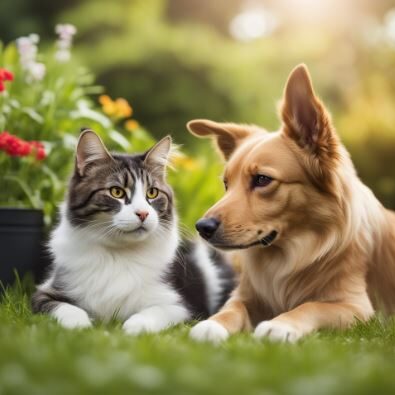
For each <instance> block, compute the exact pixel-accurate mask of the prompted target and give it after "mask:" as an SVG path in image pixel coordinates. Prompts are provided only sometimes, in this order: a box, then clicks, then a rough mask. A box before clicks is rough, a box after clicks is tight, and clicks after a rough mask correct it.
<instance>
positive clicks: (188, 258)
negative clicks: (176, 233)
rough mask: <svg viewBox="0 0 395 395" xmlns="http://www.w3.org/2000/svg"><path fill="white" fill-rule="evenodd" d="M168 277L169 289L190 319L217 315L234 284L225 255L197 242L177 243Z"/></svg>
mask: <svg viewBox="0 0 395 395" xmlns="http://www.w3.org/2000/svg"><path fill="white" fill-rule="evenodd" d="M170 274H171V277H170V280H171V282H172V283H173V286H174V287H175V288H176V290H177V291H178V293H179V294H180V295H181V297H182V299H183V301H184V303H185V305H186V307H187V308H188V309H189V311H190V312H191V317H192V318H194V319H205V318H208V317H209V316H210V315H212V314H214V313H215V312H217V311H218V310H219V309H220V308H221V307H222V305H223V304H224V303H225V302H226V300H227V299H228V298H229V296H230V294H231V292H232V290H233V289H234V287H235V283H236V280H235V278H236V276H235V273H234V270H233V269H232V266H231V265H230V263H229V262H228V261H227V260H226V257H225V255H224V254H222V253H221V252H219V251H217V250H215V249H214V248H212V247H210V246H208V245H206V244H205V243H204V242H203V241H201V240H194V241H191V240H184V241H183V242H182V243H181V245H180V246H179V248H178V251H177V257H176V259H175V261H174V262H173V266H172V270H171V273H170Z"/></svg>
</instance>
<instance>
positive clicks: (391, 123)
mask: <svg viewBox="0 0 395 395" xmlns="http://www.w3.org/2000/svg"><path fill="white" fill-rule="evenodd" d="M58 23H71V24H73V25H75V26H76V28H77V34H76V35H75V37H74V47H73V57H74V58H75V59H76V62H78V64H80V65H83V66H84V67H86V68H87V69H89V70H90V71H91V72H92V74H93V75H94V80H95V83H96V84H98V85H100V86H102V87H103V89H104V90H103V91H102V92H101V93H103V92H105V93H106V94H107V95H108V96H110V97H113V98H117V97H121V98H124V99H126V100H127V101H128V102H129V103H130V104H131V107H132V108H133V116H134V117H135V119H136V120H137V121H138V124H139V125H140V126H141V128H142V129H144V130H146V131H148V133H149V134H150V135H152V136H153V137H154V138H159V137H161V136H164V135H165V134H168V133H170V134H172V135H173V136H174V138H175V141H176V142H177V143H181V144H183V150H184V152H185V156H184V157H183V160H181V161H180V163H181V166H180V168H179V170H178V172H177V174H172V175H171V177H172V182H173V185H174V186H175V188H176V192H177V194H178V200H179V205H180V210H181V213H182V216H183V218H184V222H185V223H186V224H187V225H190V226H192V224H193V222H194V221H195V220H196V219H197V218H199V216H200V215H201V214H203V212H204V211H205V210H206V209H207V207H209V206H210V204H212V203H213V202H214V201H215V200H216V199H217V198H218V196H220V195H221V193H222V185H221V183H220V182H219V180H218V176H219V175H220V174H221V165H220V163H219V162H218V161H217V159H216V156H215V155H213V153H212V152H213V151H212V149H211V147H210V145H209V143H208V141H198V140H197V139H194V138H193V137H191V136H190V135H189V134H188V133H187V131H186V129H185V123H186V122H187V121H188V120H190V119H193V118H210V119H214V120H217V121H235V122H246V123H257V124H259V125H261V126H264V127H265V128H267V129H269V130H275V129H276V128H278V126H279V120H278V117H277V109H276V106H277V101H278V100H279V99H280V98H281V94H282V90H283V86H284V83H285V81H286V78H287V76H288V73H289V72H290V70H291V69H292V68H293V67H294V66H295V65H297V64H298V63H300V62H304V63H306V64H307V65H308V67H309V69H310V72H311V74H312V77H313V81H314V84H315V88H316V92H317V93H318V94H319V96H320V97H321V98H322V99H323V100H324V102H325V103H326V104H327V106H328V108H329V109H330V111H331V112H332V114H333V118H334V123H335V125H336V127H337V130H338V131H339V133H340V135H341V136H342V138H343V140H344V143H345V145H346V146H347V148H348V149H349V150H350V152H351V154H352V157H353V160H354V162H355V164H356V167H357V170H358V173H359V175H360V176H361V178H362V179H363V180H364V181H365V182H366V183H367V184H368V185H369V186H370V187H372V188H373V190H374V191H375V193H376V195H377V196H378V197H379V199H380V200H381V201H382V202H383V203H384V204H385V205H387V206H388V207H392V208H395V1H391V0H375V1H373V0H370V1H369V0H348V1H344V0H215V1H212V0H149V1H148V0H112V1H107V0H57V1H53V0H40V1H31V0H2V1H1V2H0V39H1V41H3V43H4V44H6V43H9V42H12V41H13V40H15V39H16V38H18V37H20V36H26V35H28V34H30V33H32V32H33V33H37V34H38V35H39V36H40V38H41V40H40V46H41V47H42V48H44V49H43V50H44V51H45V48H48V50H49V49H50V47H51V46H52V45H53V40H54V26H55V25H56V24H58ZM70 67H71V66H70ZM70 67H69V71H70ZM88 93H89V94H90V96H91V98H92V100H93V101H96V102H97V101H98V94H99V92H95V91H94V90H91V92H88ZM95 95H96V96H95ZM73 127H74V126H73ZM73 133H75V134H78V131H77V130H75V131H73ZM191 202H193V204H192V206H193V207H192V206H191Z"/></svg>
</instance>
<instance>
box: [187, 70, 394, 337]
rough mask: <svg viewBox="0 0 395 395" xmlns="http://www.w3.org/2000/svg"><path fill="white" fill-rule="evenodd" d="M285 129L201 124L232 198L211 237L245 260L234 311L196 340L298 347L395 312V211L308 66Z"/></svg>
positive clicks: (213, 320)
mask: <svg viewBox="0 0 395 395" xmlns="http://www.w3.org/2000/svg"><path fill="white" fill-rule="evenodd" d="M280 114H281V119H282V126H281V128H280V130H279V131H277V132H272V133H269V132H267V131H266V130H264V129H262V128H260V127H257V126H252V125H238V124H233V123H217V122H212V121H209V120H193V121H190V122H189V123H188V124H187V128H188V129H189V131H190V132H191V133H192V134H194V135H196V136H198V137H207V136H211V137H213V138H214V140H215V141H216V143H217V146H218V148H219V150H220V152H221V153H222V155H223V157H224V159H225V161H226V166H225V171H224V176H223V181H224V185H225V190H226V192H225V195H224V196H223V197H222V198H221V199H220V200H219V201H218V202H217V203H216V204H215V205H214V206H213V207H211V208H210V209H209V210H208V211H207V212H206V214H205V216H204V217H203V218H202V219H200V220H199V221H198V222H197V223H196V228H197V230H198V232H199V234H200V235H201V236H202V237H203V238H204V239H206V240H207V241H208V242H209V243H210V244H211V245H213V246H214V247H216V248H219V249H221V250H233V252H230V253H232V254H237V255H238V259H239V260H240V261H241V264H242V270H241V275H240V283H239V285H238V286H237V287H236V289H235V290H234V292H233V294H232V296H231V297H230V299H229V300H228V301H227V303H226V304H225V306H224V307H223V308H222V309H221V310H220V311H219V312H218V313H217V314H215V315H213V316H212V317H210V318H209V319H208V320H205V321H201V322H200V323H198V324H197V325H195V326H194V327H193V328H192V329H191V332H190V335H191V337H192V338H193V339H195V340H199V341H211V342H213V343H219V342H221V341H223V340H225V339H226V338H227V337H228V336H229V335H230V334H233V333H236V332H239V331H251V330H253V329H254V336H255V337H256V338H259V339H261V338H268V339H270V340H274V341H289V342H295V341H297V340H298V339H300V338H302V337H303V336H305V335H307V334H309V333H311V332H313V331H316V330H318V329H320V328H347V327H349V326H351V325H352V324H353V323H355V322H356V321H358V320H359V321H367V320H369V319H370V318H371V317H372V315H373V314H374V312H375V310H376V309H381V310H383V311H384V312H385V313H391V312H394V310H395V213H394V212H391V211H389V210H387V209H385V208H384V207H383V206H382V205H381V204H380V203H379V201H378V200H377V199H376V198H375V196H374V195H373V193H372V192H371V190H370V189H369V188H368V187H367V186H365V185H364V184H363V183H362V182H361V180H360V179H359V178H358V176H357V174H356V171H355V168H354V166H353V163H352V161H351V159H350V155H349V153H348V152H347V150H346V148H345V147H344V146H343V145H342V144H341V142H340V139H339V136H338V135H337V133H336V131H335V129H334V127H333V125H332V121H331V117H330V114H329V112H328V111H327V109H326V108H325V107H324V105H323V103H322V102H321V101H320V99H319V98H318V97H317V96H316V94H315V93H314V90H313V86H312V82H311V78H310V75H309V72H308V70H307V67H306V66H305V65H299V66H297V67H296V68H295V69H294V70H293V71H292V72H291V74H290V76H289V78H288V81H287V83H286V87H285V90H284V96H283V101H282V104H281V107H280Z"/></svg>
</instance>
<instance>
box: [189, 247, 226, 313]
mask: <svg viewBox="0 0 395 395" xmlns="http://www.w3.org/2000/svg"><path fill="white" fill-rule="evenodd" d="M194 255H195V261H196V264H197V266H198V267H199V269H200V270H201V272H202V274H203V277H204V282H205V284H206V289H207V297H208V305H209V309H210V314H213V313H214V312H215V311H216V309H217V307H218V303H219V299H220V296H221V279H220V278H219V275H218V270H217V268H216V267H215V265H214V263H213V262H212V261H211V259H210V255H209V252H208V250H207V247H206V245H205V244H204V243H203V242H202V241H198V242H197V244H196V247H195V250H194Z"/></svg>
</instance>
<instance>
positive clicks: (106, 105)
mask: <svg viewBox="0 0 395 395" xmlns="http://www.w3.org/2000/svg"><path fill="white" fill-rule="evenodd" d="M99 103H100V104H101V105H102V110H103V112H104V113H105V114H107V115H108V116H109V117H113V118H117V119H119V118H128V117H130V116H131V115H132V113H133V110H132V107H131V106H130V104H129V103H128V102H127V100H125V99H123V98H120V97H119V98H118V99H116V100H112V99H111V97H110V96H108V95H101V96H99Z"/></svg>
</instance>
